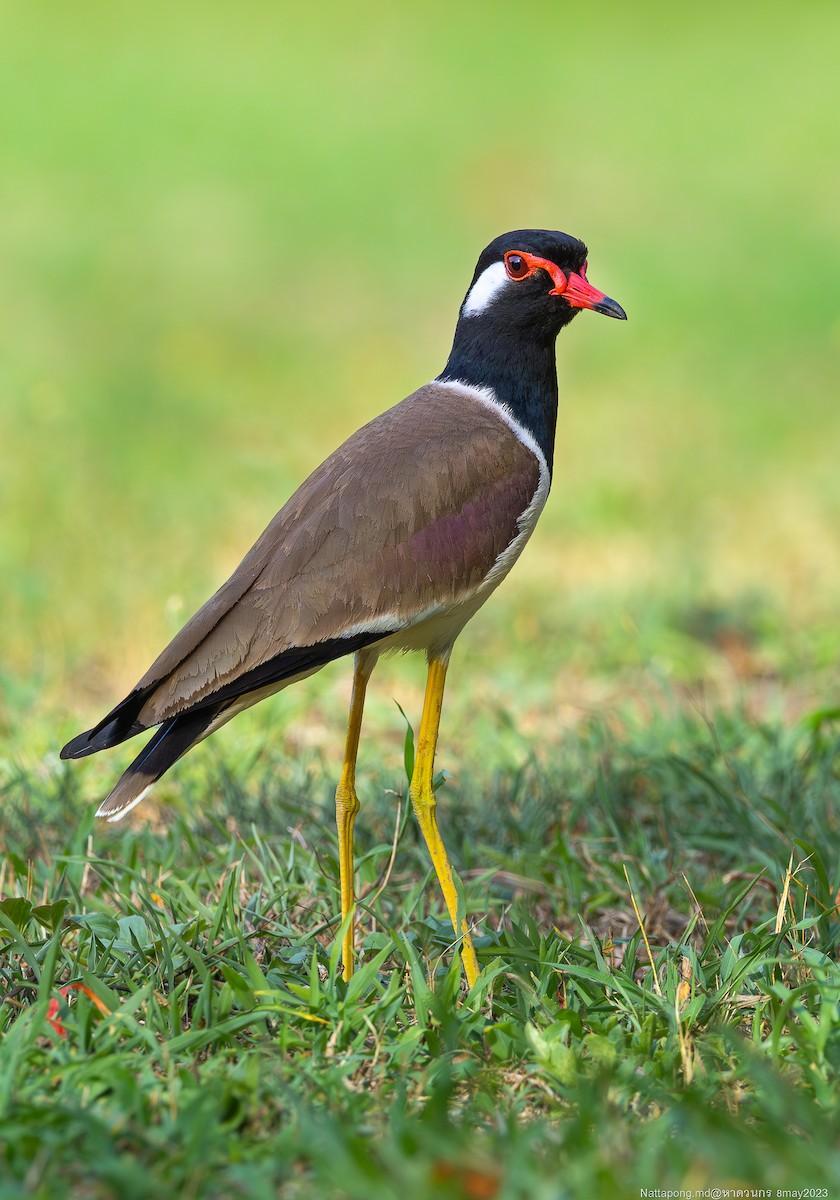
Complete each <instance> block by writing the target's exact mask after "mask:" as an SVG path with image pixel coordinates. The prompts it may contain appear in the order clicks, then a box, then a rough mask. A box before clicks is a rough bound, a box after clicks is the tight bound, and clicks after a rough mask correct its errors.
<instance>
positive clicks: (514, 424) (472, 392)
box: [435, 379, 549, 479]
mask: <svg viewBox="0 0 840 1200" xmlns="http://www.w3.org/2000/svg"><path fill="white" fill-rule="evenodd" d="M435 383H436V384H437V385H438V387H446V388H452V389H453V391H458V392H465V393H466V394H467V395H468V396H470V397H472V399H473V400H478V402H479V403H480V404H483V405H484V407H485V408H492V410H493V411H494V412H495V413H498V415H499V416H500V417H501V418H502V420H503V421H504V423H505V424H506V425H507V426H508V427H509V428H510V429H512V430H513V432H514V433H515V434H516V436H517V438H518V439H519V441H520V442H521V443H522V445H523V446H527V447H528V449H529V450H530V451H531V453H532V454H533V455H535V457H536V459H537V461H538V462H539V464H540V478H542V477H543V475H544V476H545V477H546V479H547V478H548V477H549V470H548V463H547V462H546V459H545V455H544V454H543V452H542V449H541V448H540V444H539V442H538V441H537V439H536V438H535V437H534V435H533V434H532V433H531V432H530V431H529V430H528V429H526V428H525V426H524V425H522V424H520V422H519V421H517V419H516V417H515V416H514V415H513V413H512V412H511V410H510V409H509V408H508V406H507V405H506V404H503V403H502V401H501V400H499V399H498V397H497V396H496V393H495V392H494V391H493V389H492V388H489V387H478V386H476V385H475V384H472V383H462V382H461V380H460V379H436V380H435Z"/></svg>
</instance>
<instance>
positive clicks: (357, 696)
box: [335, 654, 376, 980]
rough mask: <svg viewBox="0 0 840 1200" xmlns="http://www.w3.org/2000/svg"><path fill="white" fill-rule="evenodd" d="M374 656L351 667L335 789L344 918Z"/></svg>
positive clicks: (347, 960)
mask: <svg viewBox="0 0 840 1200" xmlns="http://www.w3.org/2000/svg"><path fill="white" fill-rule="evenodd" d="M375 661H376V660H375V659H371V658H370V657H369V656H368V655H365V654H357V655H356V661H355V664H354V668H353V692H352V695H351V697H350V716H349V718H348V721H347V741H346V743H345V746H344V763H343V765H342V768H341V777H340V778H339V781H338V787H337V788H336V790H335V823H336V826H337V828H338V871H339V879H340V881H341V919H342V922H344V921H345V920H346V919H347V914H348V913H349V912H351V911H352V909H353V905H354V904H355V902H356V897H355V893H354V875H355V870H354V864H353V825H354V824H355V821H356V813H357V812H358V811H359V798H358V796H357V795H356V755H357V754H358V752H359V735H360V733H361V731H362V713H363V712H364V707H365V692H366V691H367V684H368V680H369V679H370V673H371V671H372V670H373V666H374V662H375ZM354 933H355V920H353V921H351V922H350V925H349V926H348V927H347V929H346V930H345V933H344V941H343V943H342V947H341V964H342V968H343V973H344V978H345V980H347V979H349V978H350V976H351V975H352V974H353V954H354V949H353V941H354V938H353V935H354Z"/></svg>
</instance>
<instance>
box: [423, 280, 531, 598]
mask: <svg viewBox="0 0 840 1200" xmlns="http://www.w3.org/2000/svg"><path fill="white" fill-rule="evenodd" d="M488 269H489V268H488ZM486 274H487V272H486V271H485V275H486ZM482 278H483V276H482ZM479 282H480V281H479ZM435 383H436V384H437V385H438V387H446V388H452V390H453V391H456V392H461V393H462V394H463V395H466V396H469V397H470V398H471V399H472V400H477V401H478V402H479V404H483V405H484V406H485V408H490V409H492V410H493V412H494V413H496V414H497V415H498V416H500V417H501V419H502V420H503V421H504V423H505V424H506V425H507V426H508V428H510V429H511V430H513V432H514V433H515V434H516V436H517V438H518V439H519V441H520V442H521V443H522V445H523V446H527V447H528V449H529V450H530V451H531V453H532V454H533V455H534V457H535V458H536V460H537V462H538V463H539V464H540V481H539V483H538V484H537V490H536V491H535V492H534V495H533V496H532V497H531V503H530V504H529V505H528V507H527V508H526V509H525V511H524V512H523V513H522V515H521V517H520V518H519V520H518V521H517V524H518V525H519V533H518V534H517V535H516V537H515V538H514V539H513V541H512V542H511V543H510V545H508V546H506V547H505V549H504V550H503V551H502V553H501V554H500V555H499V557H498V558H497V559H496V561H495V563H494V564H493V566H492V567H491V569H490V571H489V573H488V574H487V576H486V577H485V579H484V582H483V583H482V585H481V589H480V590H484V589H485V588H488V585H489V589H490V590H492V589H493V588H495V587H496V586H497V585H498V584H499V583H501V581H502V580H503V579H504V577H505V575H507V573H508V571H509V570H510V569H511V567H512V566H513V564H514V563H515V562H516V560H517V558H519V555H520V554H521V553H522V551H523V549H524V547H525V543H526V542H527V541H528V538H529V537H530V536H531V534H532V533H533V532H534V526H535V525H536V523H537V520H538V519H539V515H540V513H541V512H542V510H543V508H544V507H545V502H546V500H547V499H548V492H549V488H550V487H551V473H550V471H549V469H548V463H547V462H546V461H545V455H544V454H543V452H542V450H541V449H540V445H539V442H538V441H537V439H536V438H535V437H534V435H533V434H532V433H529V431H528V430H527V429H526V428H525V426H524V425H521V424H520V423H519V421H517V419H516V417H515V416H514V415H513V413H512V412H511V411H510V409H509V408H508V406H507V405H506V404H503V403H502V402H501V400H499V399H497V397H496V393H495V392H494V391H493V389H492V388H489V387H475V386H474V385H473V384H470V383H460V382H459V381H458V380H455V379H451V380H450V379H436V380H435Z"/></svg>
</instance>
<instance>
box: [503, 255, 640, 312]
mask: <svg viewBox="0 0 840 1200" xmlns="http://www.w3.org/2000/svg"><path fill="white" fill-rule="evenodd" d="M586 267H587V264H586V263H584V264H583V266H582V267H581V269H580V271H579V272H575V271H571V272H570V273H569V274H568V275H566V274H565V272H564V271H561V269H560V267H558V266H557V263H554V262H552V261H551V259H548V258H540V257H539V256H538V255H536V254H528V253H527V251H525V250H508V252H507V253H506V254H505V270H506V271H507V273H508V275H509V277H510V278H511V279H513V280H514V281H517V282H518V281H520V280H522V279H527V278H528V277H529V276H530V275H533V274H534V272H535V271H545V272H546V273H547V274H548V275H549V276H550V277H551V280H552V282H553V283H554V287H553V288H552V289H551V291H550V292H549V293H548V294H549V296H562V297H563V299H564V300H565V301H566V303H567V304H568V305H569V307H570V308H591V309H592V311H593V312H598V313H603V315H604V316H605V317H616V318H617V319H618V320H620V321H626V320H627V314H626V313H625V311H624V309H623V308H622V307H621V305H620V304H618V303H617V302H616V301H615V300H612V299H611V298H610V297H609V296H607V295H605V294H604V292H599V291H598V289H597V288H596V287H593V286H592V284H591V283H590V282H589V280H588V279H587V278H586Z"/></svg>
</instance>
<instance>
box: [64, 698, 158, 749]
mask: <svg viewBox="0 0 840 1200" xmlns="http://www.w3.org/2000/svg"><path fill="white" fill-rule="evenodd" d="M156 686H157V685H156V684H152V685H151V686H150V687H145V688H135V689H134V691H133V692H129V694H128V695H127V696H126V698H125V700H121V701H120V703H119V704H118V705H117V707H116V708H112V709H111V711H110V712H109V713H108V715H107V716H106V717H103V718H102V720H101V721H100V722H99V724H98V725H94V727H93V729H87V730H85V732H84V733H80V734H77V736H76V737H74V738H72V739H71V741H69V742H68V743H67V745H66V746H65V747H64V749H63V750H62V751H61V757H62V758H84V757H85V755H86V754H96V752H97V751H98V750H109V749H110V748H111V746H118V745H119V744H120V742H124V741H126V740H127V739H128V738H132V737H135V736H136V735H137V734H138V733H142V732H143V730H144V729H147V728H148V726H147V725H143V724H142V722H140V721H138V720H137V714H138V713H139V712H140V709H141V708H142V707H143V705H144V704H145V703H146V700H147V699H148V697H149V695H150V693H151V692H153V691H154V690H155V687H156Z"/></svg>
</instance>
